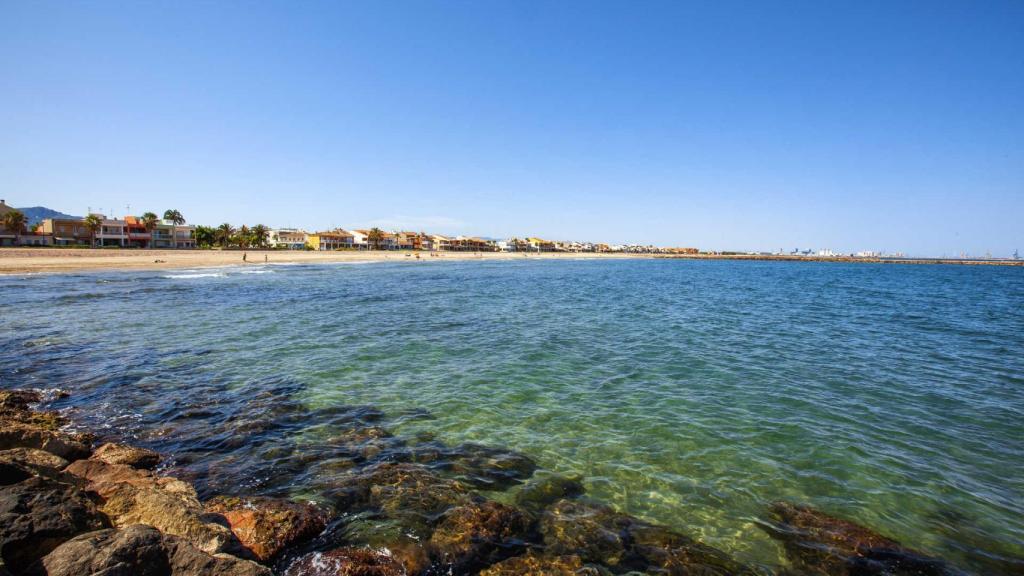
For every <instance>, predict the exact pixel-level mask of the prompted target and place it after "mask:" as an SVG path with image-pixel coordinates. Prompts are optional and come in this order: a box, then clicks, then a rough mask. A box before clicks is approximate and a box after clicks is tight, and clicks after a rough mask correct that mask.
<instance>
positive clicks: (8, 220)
mask: <svg viewBox="0 0 1024 576" xmlns="http://www.w3.org/2000/svg"><path fill="white" fill-rule="evenodd" d="M3 226H4V228H6V229H7V230H8V231H10V232H14V242H15V244H17V242H18V237H19V236H21V235H22V234H24V233H25V214H24V213H22V212H20V211H18V210H11V211H10V212H7V213H5V214H4V216H3Z"/></svg>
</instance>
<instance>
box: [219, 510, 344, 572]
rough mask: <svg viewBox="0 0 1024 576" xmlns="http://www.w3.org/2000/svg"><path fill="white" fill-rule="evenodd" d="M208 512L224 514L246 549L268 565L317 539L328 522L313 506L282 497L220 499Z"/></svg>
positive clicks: (320, 511) (323, 512) (321, 511)
mask: <svg viewBox="0 0 1024 576" xmlns="http://www.w3.org/2000/svg"><path fill="white" fill-rule="evenodd" d="M204 509H205V511H206V512H207V513H208V514H220V515H222V516H223V517H224V519H225V520H226V521H227V523H228V525H229V526H230V527H231V531H232V532H233V533H234V534H235V536H236V537H237V538H238V541H239V542H241V544H242V546H244V547H245V548H246V549H248V550H249V551H250V552H252V553H253V555H254V556H255V557H256V559H257V560H259V561H260V562H264V563H266V562H269V561H270V560H271V559H272V558H273V557H275V556H276V555H277V554H279V553H280V552H281V551H282V550H284V549H285V548H287V547H289V546H292V545H294V544H297V543H300V542H302V541H305V540H309V539H310V538H313V537H315V536H316V535H317V534H319V533H320V532H321V531H322V530H323V529H324V528H325V527H326V526H327V520H328V514H327V513H326V512H325V511H323V510H321V509H320V508H318V507H317V506H315V505H313V504H311V503H299V502H292V501H291V500H284V499H280V498H236V497H231V496H218V497H216V498H214V499H212V500H210V501H208V502H207V503H206V504H205V506H204Z"/></svg>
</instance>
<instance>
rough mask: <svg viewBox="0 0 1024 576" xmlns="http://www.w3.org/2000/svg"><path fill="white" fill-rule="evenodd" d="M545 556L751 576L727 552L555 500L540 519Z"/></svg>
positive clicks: (681, 573) (679, 575) (674, 572)
mask: <svg viewBox="0 0 1024 576" xmlns="http://www.w3.org/2000/svg"><path fill="white" fill-rule="evenodd" d="M540 531H541V534H542V535H543V537H544V544H545V545H546V546H547V553H548V554H551V555H556V556H573V555H575V556H579V557H580V559H581V560H582V561H583V562H591V563H598V564H603V565H606V566H609V567H612V568H615V569H617V570H630V569H632V570H637V571H640V572H645V573H653V574H667V575H670V576H689V575H692V574H701V575H702V576H725V575H747V574H749V575H754V574H756V572H755V571H753V570H752V569H751V568H749V567H747V566H744V565H743V564H741V563H739V562H736V561H735V560H733V559H732V558H731V557H730V556H729V555H728V554H726V553H725V552H722V551H721V550H718V549H715V548H713V547H711V546H708V545H706V544H702V543H700V542H698V541H696V540H694V539H693V538H690V537H688V536H685V535H683V534H679V533H677V532H674V531H672V530H669V529H668V528H665V527H663V526H656V525H653V524H649V523H647V522H644V521H642V520H639V519H637V518H634V517H632V516H629V515H627V514H622V513H619V512H616V511H614V510H612V509H611V508H608V507H607V506H602V505H599V504H594V503H590V502H586V501H572V500H560V501H558V502H556V503H555V504H554V505H553V506H552V507H551V508H549V509H547V510H546V511H545V512H544V514H543V515H542V516H541V521H540Z"/></svg>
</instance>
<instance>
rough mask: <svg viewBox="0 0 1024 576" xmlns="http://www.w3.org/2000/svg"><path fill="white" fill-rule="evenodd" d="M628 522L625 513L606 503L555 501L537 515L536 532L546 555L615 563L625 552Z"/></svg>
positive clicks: (618, 561)
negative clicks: (537, 526)
mask: <svg viewBox="0 0 1024 576" xmlns="http://www.w3.org/2000/svg"><path fill="white" fill-rule="evenodd" d="M631 523H632V519H631V518H630V517H629V516H627V515H625V514H620V513H618V512H615V511H614V510H612V509H611V508H608V507H607V506H601V505H598V504H593V503H589V502H581V501H572V500H559V501H558V502H556V503H555V504H554V505H553V506H552V507H551V508H549V509H547V510H546V511H545V512H544V514H543V515H542V516H541V519H540V532H541V535H542V536H543V537H544V544H545V545H546V546H547V551H548V553H549V554H552V555H555V556H573V555H575V556H579V557H580V559H581V560H582V561H583V562H596V563H599V564H606V565H608V566H617V565H619V564H620V563H621V562H622V560H623V558H624V557H625V556H626V553H627V551H628V543H627V541H626V533H627V529H628V528H629V526H630V524H631Z"/></svg>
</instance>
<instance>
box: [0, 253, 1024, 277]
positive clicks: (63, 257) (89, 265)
mask: <svg viewBox="0 0 1024 576" xmlns="http://www.w3.org/2000/svg"><path fill="white" fill-rule="evenodd" d="M243 253H245V254H246V256H247V261H245V262H243V261H242V254H243ZM417 255H418V256H419V260H423V261H428V262H430V261H435V260H440V261H449V260H458V261H470V260H522V259H542V260H580V259H586V260H599V259H612V260H624V259H667V260H705V261H709V260H737V261H761V262H831V263H855V264H904V265H910V264H918V265H920V264H941V265H961V266H1024V260H971V259H943V258H892V259H890V258H852V257H848V256H786V255H783V256H771V255H752V254H728V255H726V254H633V253H594V252H539V253H517V252H479V253H477V252H410V251H360V252H310V251H287V250H149V249H124V248H118V249H104V248H95V249H93V248H0V275H17V274H61V273H70V272H83V271H95V270H102V271H128V270H173V269H181V268H213V267H222V266H240V265H246V264H248V265H262V264H322V263H334V262H378V261H379V262H388V261H394V262H399V261H415V260H417V258H416V256H417Z"/></svg>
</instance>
